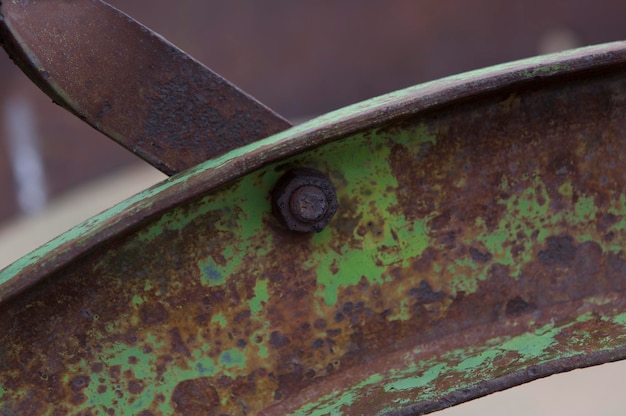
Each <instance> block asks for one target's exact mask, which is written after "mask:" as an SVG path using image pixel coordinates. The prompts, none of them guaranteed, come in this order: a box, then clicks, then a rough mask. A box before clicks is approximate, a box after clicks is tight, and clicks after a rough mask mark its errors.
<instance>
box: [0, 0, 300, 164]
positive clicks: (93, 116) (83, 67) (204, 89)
mask: <svg viewBox="0 0 626 416" xmlns="http://www.w3.org/2000/svg"><path fill="white" fill-rule="evenodd" d="M0 41H1V43H2V44H3V46H4V48H5V49H6V50H7V52H8V53H9V55H10V56H11V58H12V59H13V60H14V61H15V62H16V63H17V64H18V65H19V66H20V67H21V68H22V70H23V71H24V72H25V73H26V74H27V75H28V76H29V77H30V78H31V79H32V80H33V81H34V82H35V83H36V84H37V85H38V86H39V87H40V88H41V89H42V90H43V91H44V92H45V93H46V94H48V95H49V96H50V97H52V99H53V100H54V101H55V102H56V103H58V104H60V105H61V106H63V107H64V108H66V109H68V110H69V111H71V112H73V113H74V114H76V115H77V116H78V117H80V118H81V119H82V120H84V121H86V122H87V123H89V124H90V125H91V126H93V127H95V128H96V129H97V130H99V131H101V132H102V133H104V134H106V135H107V136H109V137H110V138H112V139H114V140H115V141H117V142H118V143H120V144H122V145H123V146H124V147H126V148H128V149H129V150H130V151H132V152H133V153H136V154H137V155H138V156H139V157H141V158H142V159H144V160H145V161H147V162H148V163H150V164H151V165H153V166H154V167H156V168H157V169H159V170H161V171H162V172H164V173H166V174H168V175H173V174H175V173H178V172H180V171H182V170H185V169H187V168H189V167H191V166H194V165H197V164H198V163H200V162H203V161H205V160H208V159H210V158H213V157H215V156H218V155H220V154H223V153H225V152H227V151H229V150H232V149H234V148H237V147H240V146H242V145H244V144H247V143H251V142H254V141H256V140H259V139H262V138H264V137H267V136H269V135H271V134H273V133H277V132H280V131H282V130H285V129H287V128H288V127H290V124H289V122H288V121H286V120H285V119H283V118H282V117H280V116H279V115H277V114H276V113H274V112H273V111H271V110H270V109H268V108H267V107H265V106H264V105H262V104H261V103H259V102H258V101H256V100H255V99H254V98H252V97H250V96H248V95H246V94H245V93H243V92H242V91H240V90H239V89H237V88H236V87H235V86H233V85H232V84H230V83H229V82H227V81H226V80H224V79H223V78H221V77H220V76H219V75H217V74H215V73H214V72H212V71H211V70H209V69H208V68H206V67H205V66H203V65H202V64H200V63H199V62H197V61H195V60H194V59H192V58H191V57H189V56H188V55H187V54H185V53H184V52H182V51H181V50H179V49H177V48H176V47H174V46H173V45H172V44H170V43H169V42H167V41H166V40H165V39H163V38H162V37H160V36H159V35H157V34H155V33H154V32H152V31H150V30H149V29H147V28H146V27H144V26H142V25H141V24H139V23H138V22H136V21H134V20H133V19H131V18H130V17H128V16H127V15H125V14H123V13H122V12H120V11H119V10H117V9H115V8H113V7H111V6H110V5H108V4H106V3H103V2H101V1H98V0H72V1H67V0H64V1H34V0H22V1H3V2H0Z"/></svg>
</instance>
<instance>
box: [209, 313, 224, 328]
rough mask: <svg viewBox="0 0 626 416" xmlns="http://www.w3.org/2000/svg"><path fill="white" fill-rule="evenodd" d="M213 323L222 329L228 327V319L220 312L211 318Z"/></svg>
mask: <svg viewBox="0 0 626 416" xmlns="http://www.w3.org/2000/svg"><path fill="white" fill-rule="evenodd" d="M211 323H213V324H217V325H219V326H220V327H222V328H226V327H227V326H228V319H226V317H225V316H224V315H223V314H222V313H220V312H218V313H216V314H214V315H213V316H212V317H211Z"/></svg>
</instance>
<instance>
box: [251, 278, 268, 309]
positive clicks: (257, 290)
mask: <svg viewBox="0 0 626 416" xmlns="http://www.w3.org/2000/svg"><path fill="white" fill-rule="evenodd" d="M269 298H270V297H269V292H268V290H267V280H264V279H259V280H257V282H256V285H255V286H254V297H253V298H252V299H250V302H249V305H250V312H251V313H252V314H253V315H256V314H258V313H259V312H260V311H261V309H262V307H263V304H264V303H265V302H267V301H268V300H269Z"/></svg>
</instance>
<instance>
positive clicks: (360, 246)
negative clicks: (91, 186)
mask: <svg viewBox="0 0 626 416" xmlns="http://www.w3.org/2000/svg"><path fill="white" fill-rule="evenodd" d="M624 48H625V46H624V44H621V43H620V44H614V45H607V46H603V47H598V48H593V49H588V50H582V51H578V52H575V53H573V54H569V55H568V54H566V55H559V56H554V57H549V58H544V59H542V60H539V61H530V62H523V63H517V64H512V65H508V66H503V67H498V68H494V69H491V70H490V71H485V72H481V73H474V74H467V75H463V76H458V77H454V78H450V79H446V80H442V81H439V82H437V83H432V84H426V85H422V86H418V87H415V88H413V89H409V90H406V91H402V92H398V93H395V94H391V95H389V96H384V97H381V98H378V99H375V100H373V101H370V102H366V103H362V104H359V105H356V106H353V107H351V108H348V109H346V110H343V111H341V112H338V113H334V114H330V115H328V116H325V117H323V118H321V119H318V120H316V121H312V122H310V123H308V124H306V125H303V126H300V127H297V128H294V129H291V130H289V131H287V132H285V133H282V134H279V135H277V136H274V137H271V138H268V139H266V140H264V141H261V142H259V143H257V144H255V145H251V146H248V147H246V148H242V149H240V150H238V151H236V152H233V153H230V154H228V155H226V156H224V157H222V158H219V159H216V160H213V161H210V162H207V163H204V164H202V165H200V166H198V167H197V168H194V169H191V170H189V171H187V172H185V174H184V175H181V176H178V177H175V178H172V179H171V180H169V181H166V182H164V183H163V184H160V185H158V186H157V187H155V188H153V189H150V190H148V191H146V192H145V193H143V194H141V195H139V196H137V197H135V198H133V199H131V200H129V201H127V202H125V203H123V204H122V205H120V206H119V207H117V208H115V209H113V210H112V211H110V212H108V213H105V214H103V215H101V216H99V217H96V218H94V219H93V220H92V221H91V222H89V223H86V224H83V225H82V226H80V227H78V228H77V229H75V230H74V231H73V233H71V234H68V235H66V236H65V237H61V238H59V239H58V240H56V241H53V242H52V243H50V245H48V246H47V247H44V248H42V249H41V250H39V251H37V252H35V253H33V254H32V255H31V256H30V257H29V258H25V259H24V260H22V261H21V262H19V263H17V264H15V265H14V266H12V267H10V268H9V269H6V270H5V271H4V272H3V273H2V274H0V295H1V296H2V298H1V299H4V302H3V303H2V305H0V311H1V313H2V316H3V319H2V321H1V322H0V353H1V355H2V360H0V402H1V404H0V409H1V410H2V412H4V413H6V414H28V413H37V414H54V412H64V411H71V412H73V413H76V414H78V413H82V414H95V413H105V412H109V413H119V412H125V413H128V414H143V415H149V414H166V413H179V414H228V415H238V414H255V413H257V414H265V415H273V414H276V415H284V414H320V415H322V414H385V413H391V414H420V413H424V412H428V411H433V410H436V409H439V408H443V407H446V406H450V405H452V404H455V403H459V402H462V401H465V400H469V399H471V398H474V397H477V396H480V395H484V394H487V393H489V392H493V391H496V390H499V389H503V388H507V387H510V386H513V385H516V384H519V383H522V382H525V381H529V380H532V379H535V378H538V377H542V376H545V375H548V374H552V373H554V372H558V371H564V370H567V369H572V368H576V367H582V366H588V365H593V364H598V363H602V362H607V361H611V360H616V359H621V358H624V357H625V355H626V351H625V349H624V345H626V344H625V343H624V337H625V336H626V310H625V309H624V297H623V291H624V288H625V287H626V266H625V264H626V258H625V256H624V252H623V247H624V243H625V239H626V233H625V230H626V221H625V219H624V212H626V211H625V208H626V206H625V205H626V194H625V193H624V190H623V186H622V183H623V180H624V172H623V167H622V166H623V163H622V156H621V155H623V154H625V151H626V127H625V126H626V124H625V120H624V117H625V112H624V109H625V103H626V93H625V91H626V89H625V88H624V87H625V86H626V85H625V84H626V66H625V64H624V63H625V62H626V52H625V49H624ZM293 167H311V168H315V169H318V170H320V171H322V172H325V173H326V174H327V175H328V177H329V178H330V179H331V181H332V182H333V183H334V185H335V188H336V191H337V196H338V199H339V210H338V212H337V215H336V217H335V218H334V219H333V221H332V222H331V223H330V225H329V226H328V227H327V228H326V229H325V230H324V231H322V232H321V233H319V234H314V235H301V234H294V233H291V232H288V231H286V230H284V229H283V228H282V227H281V226H280V225H279V224H278V222H277V221H276V220H275V219H274V217H273V216H272V215H271V208H270V194H271V190H272V188H273V187H274V185H275V183H276V182H277V180H278V178H279V177H280V176H281V174H282V173H283V172H284V171H286V170H287V169H290V168H293ZM244 174H245V175H244ZM242 175H243V176H242ZM26 289H28V290H27V291H25V290H26Z"/></svg>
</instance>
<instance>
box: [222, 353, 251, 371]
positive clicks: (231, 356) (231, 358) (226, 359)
mask: <svg viewBox="0 0 626 416" xmlns="http://www.w3.org/2000/svg"><path fill="white" fill-rule="evenodd" d="M218 362H219V364H220V366H221V367H222V368H224V369H230V368H233V367H237V368H239V369H244V368H245V367H246V355H245V354H244V353H243V352H242V351H241V350H238V349H236V348H233V349H230V350H227V351H224V352H223V353H222V354H221V355H220V357H219V360H218Z"/></svg>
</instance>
